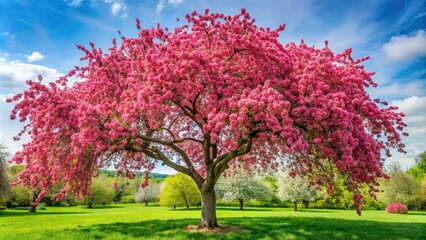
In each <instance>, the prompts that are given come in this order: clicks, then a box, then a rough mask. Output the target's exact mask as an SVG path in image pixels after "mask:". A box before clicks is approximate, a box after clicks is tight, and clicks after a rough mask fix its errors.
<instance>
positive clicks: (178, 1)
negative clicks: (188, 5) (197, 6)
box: [169, 0, 185, 6]
mask: <svg viewBox="0 0 426 240" xmlns="http://www.w3.org/2000/svg"><path fill="white" fill-rule="evenodd" d="M183 2H185V0H169V4H171V5H173V6H177V5H180V4H182V3H183Z"/></svg>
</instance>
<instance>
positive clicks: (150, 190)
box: [135, 182, 162, 206]
mask: <svg viewBox="0 0 426 240" xmlns="http://www.w3.org/2000/svg"><path fill="white" fill-rule="evenodd" d="M161 188H162V183H158V182H151V183H149V184H148V186H146V187H144V188H142V187H140V188H139V190H138V191H137V192H136V194H135V200H136V202H144V203H145V206H148V203H149V202H155V201H158V200H159V199H160V193H161Z"/></svg>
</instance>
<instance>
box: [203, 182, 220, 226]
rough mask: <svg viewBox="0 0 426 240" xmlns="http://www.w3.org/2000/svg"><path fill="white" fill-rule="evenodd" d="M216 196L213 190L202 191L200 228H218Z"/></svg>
mask: <svg viewBox="0 0 426 240" xmlns="http://www.w3.org/2000/svg"><path fill="white" fill-rule="evenodd" d="M217 227H219V224H217V218H216V194H215V192H214V189H213V188H210V189H209V190H204V191H201V222H200V226H199V228H210V229H212V228H217Z"/></svg>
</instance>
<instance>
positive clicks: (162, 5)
mask: <svg viewBox="0 0 426 240" xmlns="http://www.w3.org/2000/svg"><path fill="white" fill-rule="evenodd" d="M185 1H186V0H168V2H167V4H169V5H173V6H174V7H176V6H177V5H181V4H182V3H183V2H185ZM165 7H166V0H160V1H159V2H158V4H157V8H156V12H157V13H159V12H161V11H163V9H164V8H165Z"/></svg>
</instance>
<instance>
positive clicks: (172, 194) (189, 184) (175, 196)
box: [160, 173, 201, 210]
mask: <svg viewBox="0 0 426 240" xmlns="http://www.w3.org/2000/svg"><path fill="white" fill-rule="evenodd" d="M200 201H201V195H200V191H199V190H198V188H197V185H196V184H195V181H194V180H193V179H192V178H191V177H189V176H187V175H185V174H183V173H178V174H176V175H175V176H168V177H167V178H166V180H165V181H164V187H163V190H162V192H161V194H160V205H162V206H166V207H173V209H176V207H177V206H186V208H187V209H188V210H189V206H192V205H197V204H199V203H200Z"/></svg>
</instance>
